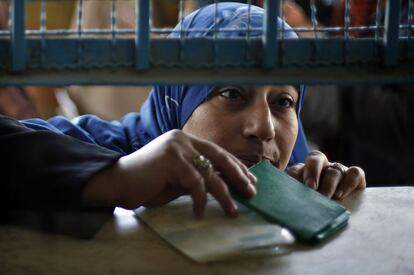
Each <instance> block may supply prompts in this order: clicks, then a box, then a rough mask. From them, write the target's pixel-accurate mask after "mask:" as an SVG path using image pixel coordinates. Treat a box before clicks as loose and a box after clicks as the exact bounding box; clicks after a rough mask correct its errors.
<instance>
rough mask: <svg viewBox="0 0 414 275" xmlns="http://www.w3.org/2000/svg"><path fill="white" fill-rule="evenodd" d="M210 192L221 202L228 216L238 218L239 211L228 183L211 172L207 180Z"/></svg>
mask: <svg viewBox="0 0 414 275" xmlns="http://www.w3.org/2000/svg"><path fill="white" fill-rule="evenodd" d="M206 184H207V190H208V192H209V193H210V194H211V195H212V196H213V197H214V198H215V199H216V200H217V201H218V202H219V204H220V205H221V207H222V208H223V209H224V211H225V212H226V214H227V215H229V216H230V217H237V216H238V214H239V211H238V209H237V205H236V204H235V203H234V201H233V199H232V197H231V195H230V192H229V189H228V188H227V185H226V183H225V182H224V181H223V180H222V179H221V178H220V177H219V176H218V174H217V173H215V172H211V173H210V175H209V176H208V178H207V179H206Z"/></svg>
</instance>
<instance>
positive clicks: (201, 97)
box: [141, 3, 308, 164]
mask: <svg viewBox="0 0 414 275" xmlns="http://www.w3.org/2000/svg"><path fill="white" fill-rule="evenodd" d="M217 5H218V6H217V9H216V6H215V4H212V5H209V6H205V7H203V8H201V9H199V10H197V11H195V12H193V13H192V14H190V15H188V16H186V17H185V18H184V20H183V22H181V23H180V24H178V25H177V26H176V27H175V29H174V30H173V32H172V33H171V34H170V35H169V37H172V38H178V37H180V36H181V34H182V32H181V30H182V29H185V30H191V29H197V31H193V32H191V31H186V32H185V33H184V35H185V36H186V37H206V36H210V37H211V36H213V35H214V30H215V29H216V30H217V29H222V28H226V29H233V28H234V29H235V31H231V32H229V31H226V32H218V34H217V37H222V38H224V37H244V36H246V29H247V24H248V22H249V19H248V14H249V8H248V5H246V4H241V3H219V4H217ZM216 13H217V14H216ZM215 15H217V20H216V23H215V22H214V21H215V20H214V17H215ZM263 18H264V10H263V9H262V8H259V7H256V6H251V7H250V29H252V30H251V31H250V34H249V35H250V36H251V37H252V36H261V35H262V31H261V30H258V29H261V28H262V27H263ZM281 24H284V29H285V37H286V38H297V35H296V33H295V32H294V31H293V30H292V29H291V28H290V27H289V26H288V25H287V24H286V23H284V22H283V21H282V20H280V19H279V20H278V25H279V26H281ZM200 30H202V31H200ZM214 88H215V87H214V86H208V85H192V86H186V85H167V86H162V85H156V86H154V88H153V90H152V91H151V94H150V96H149V98H148V99H147V101H146V102H145V103H144V105H143V106H142V108H141V126H142V128H141V130H143V131H144V132H145V131H147V135H146V136H145V138H144V139H143V140H142V141H143V142H144V143H145V144H146V143H148V142H149V141H151V140H152V139H154V138H156V137H158V136H160V135H161V134H163V133H165V132H167V131H169V130H172V129H182V128H183V126H184V124H185V123H186V121H187V120H188V118H189V117H190V116H191V114H192V112H193V111H194V110H195V109H196V108H197V107H198V106H199V105H200V104H201V103H203V102H204V101H205V100H206V98H207V97H208V96H209V94H210V93H211V92H212V91H213V90H214ZM298 92H299V100H298V108H297V112H298V120H299V121H298V124H299V132H298V137H297V140H296V143H295V147H294V150H293V153H292V156H291V159H290V162H289V163H290V164H292V163H297V162H303V161H304V159H305V158H306V155H307V153H308V148H307V143H306V139H305V135H304V133H303V129H302V128H303V127H302V123H301V121H300V119H299V114H300V111H301V109H302V106H303V100H304V96H305V86H304V85H301V86H300V87H299V91H298Z"/></svg>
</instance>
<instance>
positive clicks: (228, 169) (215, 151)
mask: <svg viewBox="0 0 414 275" xmlns="http://www.w3.org/2000/svg"><path fill="white" fill-rule="evenodd" d="M192 140H193V145H194V147H195V149H196V150H197V151H199V152H202V154H203V155H204V156H205V157H206V158H208V159H209V160H210V161H211V163H212V164H213V167H214V169H215V170H216V171H217V172H220V176H221V177H223V179H224V180H225V181H226V183H227V184H229V185H230V186H231V187H232V188H234V189H235V190H236V191H238V192H240V193H241V194H244V195H245V196H253V195H255V194H256V190H255V188H254V184H255V183H256V178H255V177H254V175H253V174H251V173H250V172H249V171H248V170H247V168H246V167H245V166H244V164H242V163H241V162H240V161H239V160H237V159H236V158H235V157H234V156H232V155H231V154H230V153H228V152H227V151H225V150H224V149H222V148H221V147H219V146H217V145H216V144H213V143H211V142H208V141H204V140H201V139H198V138H195V137H192Z"/></svg>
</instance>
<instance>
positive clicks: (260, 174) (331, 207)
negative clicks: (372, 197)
mask: <svg viewBox="0 0 414 275" xmlns="http://www.w3.org/2000/svg"><path fill="white" fill-rule="evenodd" d="M249 170H250V171H251V172H252V173H253V174H254V175H255V176H256V177H257V185H256V190H257V194H256V196H254V197H253V198H251V199H245V198H242V197H241V196H238V195H237V194H233V197H234V198H235V199H236V200H237V201H238V202H240V203H242V204H243V205H245V206H247V207H248V208H250V209H252V210H253V211H255V212H257V213H259V214H261V215H262V216H264V217H265V218H266V219H267V220H269V221H270V222H273V223H277V224H279V225H281V226H284V227H286V228H288V229H290V231H291V232H292V233H293V234H294V235H295V236H296V238H297V239H299V240H301V241H304V242H311V243H315V242H320V241H322V240H325V239H326V238H328V237H330V236H331V235H333V234H335V233H336V232H338V231H339V230H340V229H341V228H343V227H344V226H346V225H347V223H348V219H349V216H350V212H349V211H348V210H347V209H345V208H344V207H342V206H341V205H339V204H338V203H336V202H335V201H332V200H330V199H329V198H327V197H325V196H323V195H322V194H320V193H318V192H316V191H315V190H313V189H311V188H309V187H307V186H306V185H304V184H302V183H300V182H299V181H297V180H295V179H294V178H292V177H290V176H289V175H287V174H286V173H284V172H282V171H280V170H279V169H277V168H276V167H274V166H273V165H272V164H270V163H269V162H268V161H261V162H259V163H258V164H256V165H254V166H252V167H250V168H249Z"/></svg>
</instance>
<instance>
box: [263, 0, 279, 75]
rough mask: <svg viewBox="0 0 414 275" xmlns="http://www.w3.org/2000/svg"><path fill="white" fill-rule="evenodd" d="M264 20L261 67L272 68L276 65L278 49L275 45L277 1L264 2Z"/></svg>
mask: <svg viewBox="0 0 414 275" xmlns="http://www.w3.org/2000/svg"><path fill="white" fill-rule="evenodd" d="M264 4H265V10H266V13H265V19H264V22H263V24H264V26H263V30H264V32H263V48H264V54H263V56H264V58H263V65H264V66H265V67H266V68H274V67H275V66H276V65H277V64H278V56H279V47H278V44H277V37H276V35H277V16H278V10H279V0H274V1H265V3H264Z"/></svg>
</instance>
